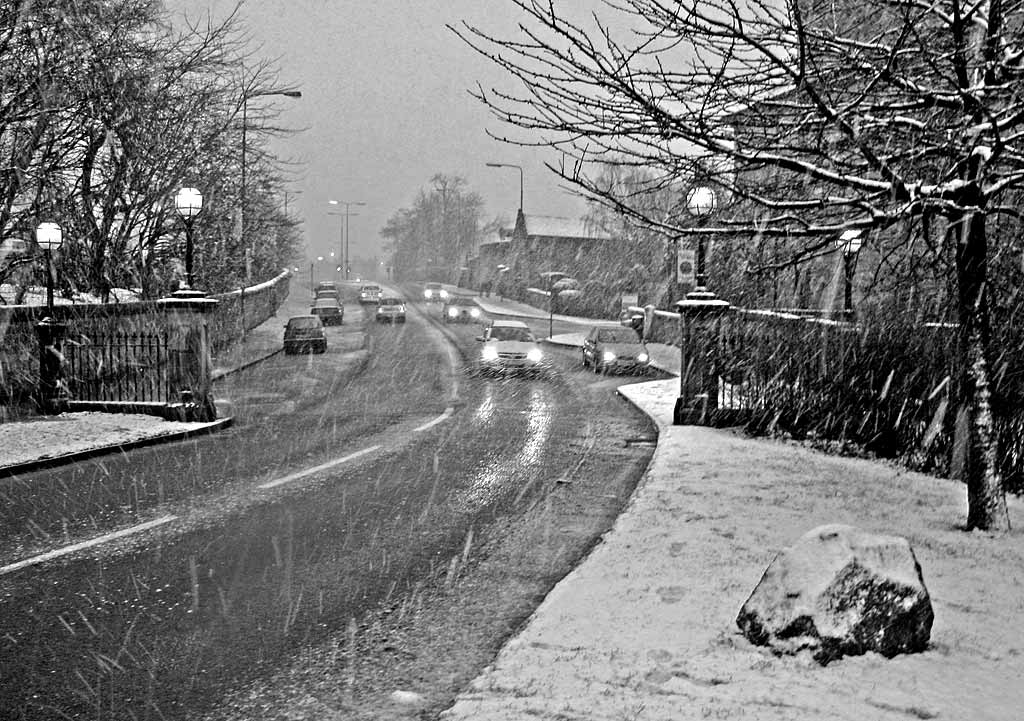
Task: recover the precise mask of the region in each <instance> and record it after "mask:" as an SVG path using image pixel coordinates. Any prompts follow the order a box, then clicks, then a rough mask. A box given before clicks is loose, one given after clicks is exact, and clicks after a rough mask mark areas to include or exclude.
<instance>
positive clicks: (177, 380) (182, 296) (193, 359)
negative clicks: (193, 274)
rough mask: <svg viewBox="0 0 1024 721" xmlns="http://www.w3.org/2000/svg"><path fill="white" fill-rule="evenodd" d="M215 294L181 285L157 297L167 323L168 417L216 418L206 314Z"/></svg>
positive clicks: (212, 303) (174, 418) (211, 309)
mask: <svg viewBox="0 0 1024 721" xmlns="http://www.w3.org/2000/svg"><path fill="white" fill-rule="evenodd" d="M217 303H218V301H217V300H216V299H215V298H208V297H207V296H206V295H205V294H203V293H202V292H201V291H196V290H189V289H182V290H179V291H176V292H175V293H173V294H172V295H171V296H170V297H169V298H162V299H161V300H160V301H159V304H160V307H161V309H162V310H163V312H164V316H165V320H166V324H167V356H168V368H167V385H168V398H167V402H168V413H167V415H168V417H169V418H171V419H173V420H184V421H204V422H205V421H212V420H215V419H216V418H217V409H216V408H215V407H214V404H213V392H212V386H213V381H212V378H211V370H212V368H211V366H212V362H211V360H210V338H209V329H208V318H209V314H210V313H211V312H213V310H214V309H215V308H216V307H217Z"/></svg>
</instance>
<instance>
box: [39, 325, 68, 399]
mask: <svg viewBox="0 0 1024 721" xmlns="http://www.w3.org/2000/svg"><path fill="white" fill-rule="evenodd" d="M66 331H67V326H66V325H64V324H63V323H61V322H59V321H57V320H54V319H53V318H51V317H50V316H46V317H45V318H43V319H42V320H41V321H39V322H38V323H37V324H36V334H37V335H38V336H39V384H38V386H37V391H36V392H37V402H38V404H39V409H40V411H41V412H42V413H44V414H47V415H57V414H59V413H63V412H64V411H65V410H67V403H68V393H67V384H66V382H65V380H64V352H63V350H64V334H65V332H66Z"/></svg>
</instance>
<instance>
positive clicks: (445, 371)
mask: <svg viewBox="0 0 1024 721" xmlns="http://www.w3.org/2000/svg"><path fill="white" fill-rule="evenodd" d="M437 314H438V308H436V307H426V306H423V307H421V308H420V309H415V310H411V311H410V316H409V322H408V323H406V324H399V325H397V326H377V325H376V324H374V323H373V322H372V321H371V322H369V323H367V324H366V327H365V331H366V334H365V336H364V334H363V333H362V332H359V330H358V326H359V324H358V323H356V322H355V321H356V319H357V317H358V315H359V311H358V310H357V308H356V306H354V305H353V306H352V307H351V308H348V309H347V310H346V318H347V319H350V320H348V321H347V322H346V326H342V327H341V328H336V329H330V330H329V331H328V332H329V334H330V350H329V352H328V353H327V354H325V355H322V356H315V355H314V356H284V355H279V356H276V357H274V358H272V359H270V360H269V361H267V362H266V363H263V364H259V365H257V366H255V367H253V368H252V369H249V370H247V371H243V372H241V373H239V374H236V375H233V376H230V377H228V378H227V379H225V381H224V382H222V383H221V384H220V386H219V387H218V389H217V392H218V395H219V396H222V397H226V398H228V399H230V400H231V402H232V403H233V404H234V411H233V413H234V415H235V417H236V426H235V428H234V429H232V430H231V431H229V432H228V433H225V434H221V435H219V436H211V437H207V438H201V439H195V440H192V441H188V442H186V443H181V444H176V445H171V446H162V447H158V448H152V449H143V450H141V451H138V452H133V453H130V454H127V455H125V456H120V457H113V458H107V459H104V460H103V461H102V462H100V461H92V462H89V463H85V464H82V465H81V466H78V467H73V468H67V469H63V470H60V469H58V470H53V471H49V472H45V473H39V474H35V475H32V476H28V477H25V478H17V479H9V482H8V483H7V484H6V485H5V486H4V488H3V492H4V496H3V513H4V524H3V531H2V535H0V549H2V553H3V559H4V561H5V562H7V561H10V560H16V559H17V558H19V557H23V556H24V554H25V553H26V552H27V551H28V550H29V549H31V550H33V551H39V550H47V549H49V548H51V547H53V546H55V545H59V544H60V543H61V542H65V541H69V542H73V541H77V540H80V539H81V538H85V537H89V536H90V535H96V534H97V533H101V532H104V531H109V530H114V529H118V528H124V527H125V526H131V525H134V524H138V523H145V522H147V521H150V522H152V521H153V520H159V519H167V518H171V519H173V520H171V521H169V522H166V523H163V524H161V525H158V526H156V527H154V528H152V529H150V530H148V531H146V532H144V533H140V534H137V535H133V536H130V537H126V538H123V539H120V540H118V541H115V542H112V543H109V544H104V545H102V546H97V547H96V548H93V549H89V550H86V551H82V552H80V553H77V554H73V555H71V556H67V557H64V558H61V559H57V560H54V561H51V562H47V563H43V564H40V565H38V566H34V567H31V568H28V569H23V570H20V571H17V572H14V573H9V574H5V575H3V576H0V611H2V617H0V717H3V718H5V719H29V718H54V717H62V716H66V717H72V718H76V717H77V718H96V719H100V718H104V719H106V718H112V719H113V718H140V719H142V718H186V717H189V716H192V715H195V714H196V713H197V712H200V711H202V709H204V708H207V707H209V706H210V705H211V704H214V703H216V699H217V698H218V697H219V695H220V694H221V693H223V692H224V691H225V690H227V689H230V688H231V687H232V686H234V685H236V684H238V683H240V682H242V681H244V680H245V679H247V678H250V677H252V676H253V675H255V674H259V673H261V672H263V671H264V670H266V669H268V668H273V667H274V665H275V663H277V662H278V661H279V659H280V658H281V657H282V655H284V654H289V653H292V652H294V651H295V650H296V649H298V648H301V647H302V646H303V645H304V644H308V643H312V642H314V641H315V640H316V639H318V638H320V637H322V636H323V635H324V634H328V633H331V632H333V631H336V630H337V629H343V628H345V626H346V624H349V623H351V622H352V619H354V618H356V617H357V616H358V615H360V614H361V613H363V612H365V611H366V610H367V609H370V608H373V607H374V606H375V605H378V604H380V603H383V602H385V601H387V600H388V599H389V598H391V597H393V596H395V595H396V594H401V593H404V592H405V591H407V590H408V589H409V588H410V587H412V586H413V585H414V584H415V583H417V579H419V578H421V577H423V576H424V575H427V574H430V573H432V572H433V571H435V570H436V566H437V564H439V563H442V559H448V558H450V557H451V556H452V553H453V552H454V551H456V550H457V549H458V548H459V546H460V545H461V544H462V543H463V541H464V539H465V538H466V536H467V533H469V532H470V529H472V528H474V527H480V526H482V525H486V524H487V523H489V522H490V521H491V520H493V519H494V518H496V517H498V516H499V515H501V514H503V513H506V512H507V511H508V509H509V508H511V507H512V506H514V505H516V504H517V503H519V502H521V501H523V500H524V499H526V500H528V499H529V498H530V497H531V496H532V495H535V494H539V493H542V492H543V488H544V487H545V484H544V483H543V481H545V480H550V479H552V478H558V477H560V476H563V475H565V474H567V473H569V472H571V469H572V468H573V466H574V465H577V464H578V463H579V462H580V454H581V452H583V451H585V449H586V447H587V445H588V443H593V439H592V438H591V437H590V430H589V426H588V423H587V420H586V408H585V404H584V402H583V401H581V400H580V398H579V397H578V394H577V393H576V389H575V386H574V384H575V383H578V382H581V381H580V380H579V379H578V378H577V376H578V375H579V373H578V371H576V370H575V364H576V363H577V362H578V360H577V359H576V357H575V354H569V353H568V351H566V352H562V353H559V352H556V351H548V352H549V354H551V355H552V356H553V357H554V364H555V370H554V371H553V372H552V373H551V374H549V375H548V376H547V377H544V378H538V379H520V378H494V379H491V378H478V377H475V376H472V375H467V374H465V373H463V372H462V370H461V369H459V368H457V367H456V368H454V369H453V366H452V363H453V361H454V362H458V361H459V360H460V358H463V357H472V356H473V354H475V352H477V345H476V342H475V340H474V337H475V335H476V334H477V333H479V329H478V326H450V327H446V328H445V329H444V330H443V331H439V326H438V325H437V324H436V323H435V322H428V319H427V316H430V315H433V316H434V317H435V318H434V320H435V321H436V316H437ZM536 330H537V331H538V332H541V331H542V329H540V328H539V327H538V328H537V329H536ZM544 330H546V329H544ZM442 333H443V334H444V338H446V339H447V342H446V341H445V340H444V339H443V338H442ZM585 381H586V382H588V383H592V382H594V381H593V379H592V378H585ZM604 382H607V381H604ZM610 388H611V386H609V393H610Z"/></svg>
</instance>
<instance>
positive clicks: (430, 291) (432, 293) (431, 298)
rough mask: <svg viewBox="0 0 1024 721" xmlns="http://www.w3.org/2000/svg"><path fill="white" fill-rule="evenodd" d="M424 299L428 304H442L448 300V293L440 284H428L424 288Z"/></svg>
mask: <svg viewBox="0 0 1024 721" xmlns="http://www.w3.org/2000/svg"><path fill="white" fill-rule="evenodd" d="M423 297H424V299H426V301H427V302H428V303H440V302H441V301H444V300H448V291H446V290H445V289H444V286H442V285H441V284H440V283H427V284H426V285H425V286H423Z"/></svg>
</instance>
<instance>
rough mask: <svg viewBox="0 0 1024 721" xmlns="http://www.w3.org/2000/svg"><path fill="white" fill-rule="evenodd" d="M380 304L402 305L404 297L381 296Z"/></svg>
mask: <svg viewBox="0 0 1024 721" xmlns="http://www.w3.org/2000/svg"><path fill="white" fill-rule="evenodd" d="M380 304H381V305H402V299H401V298H381V299H380Z"/></svg>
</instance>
